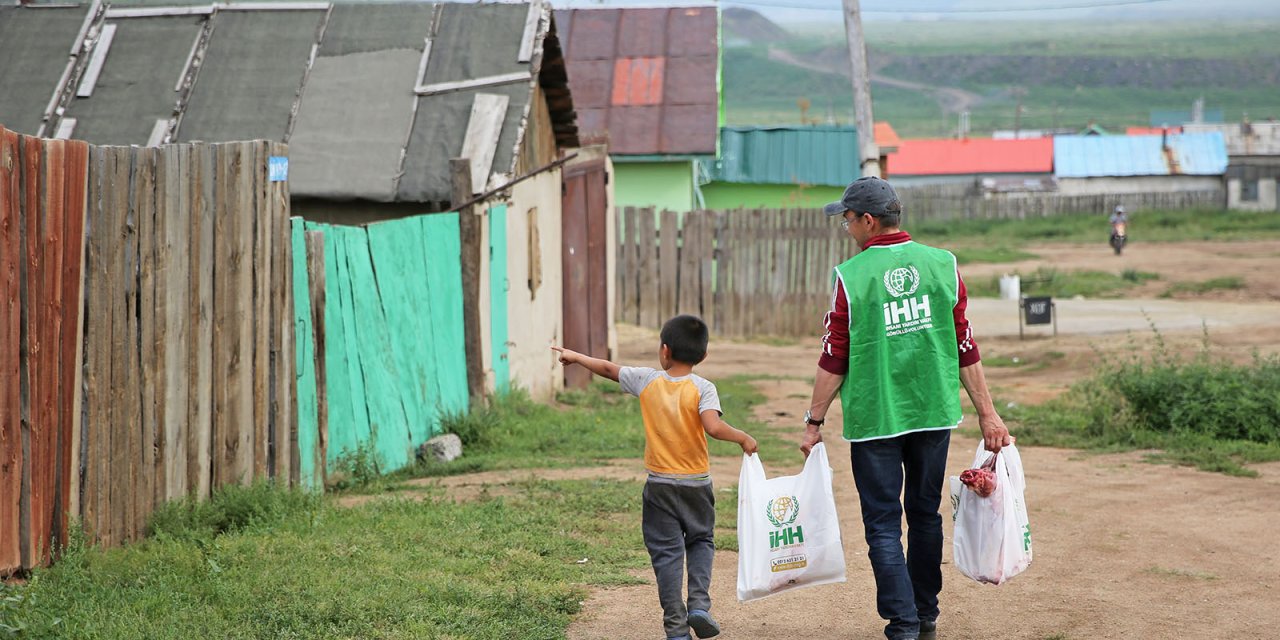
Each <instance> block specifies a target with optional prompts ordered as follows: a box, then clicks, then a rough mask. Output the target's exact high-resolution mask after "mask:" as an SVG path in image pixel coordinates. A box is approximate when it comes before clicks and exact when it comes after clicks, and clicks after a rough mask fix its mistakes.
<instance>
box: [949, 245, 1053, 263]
mask: <svg viewBox="0 0 1280 640" xmlns="http://www.w3.org/2000/svg"><path fill="white" fill-rule="evenodd" d="M952 253H954V254H955V256H956V262H959V263H960V264H974V263H977V262H988V263H1001V262H1020V261H1022V260H1035V259H1036V258H1039V257H1040V256H1038V255H1036V254H1034V253H1029V252H1026V251H1023V250H1021V249H1014V248H1012V247H1009V246H1005V245H999V246H994V247H957V248H956V249H955V250H954V251H952Z"/></svg>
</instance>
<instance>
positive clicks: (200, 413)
mask: <svg viewBox="0 0 1280 640" xmlns="http://www.w3.org/2000/svg"><path fill="white" fill-rule="evenodd" d="M284 154H285V148H284V146H283V145H279V144H272V143H266V142H245V143H230V144H199V145H172V146H165V147H160V148H138V147H92V146H90V145H87V144H85V143H81V142H70V141H58V140H43V139H38V138H31V137H26V136H20V135H17V134H15V133H13V132H9V131H5V130H3V129H0V575H3V574H8V573H12V572H13V571H15V570H22V569H30V568H32V567H34V566H37V565H39V564H42V563H45V562H47V561H48V560H49V558H50V552H51V550H52V549H55V548H57V547H58V546H59V545H60V544H62V543H63V542H65V541H66V540H67V535H68V526H69V523H70V522H71V520H72V519H73V518H76V519H79V520H80V521H81V522H82V525H83V527H84V529H85V531H86V532H87V533H88V534H89V536H90V537H91V539H93V540H95V541H98V542H99V543H102V544H104V545H114V544H119V543H121V542H124V541H128V540H133V539H136V538H138V537H139V536H140V535H141V534H142V533H143V531H144V527H145V525H146V522H147V518H148V516H149V515H150V514H151V512H152V511H153V510H154V509H155V508H156V506H158V505H159V504H161V503H163V502H164V501H166V500H170V499H173V498H177V497H181V496H188V495H191V496H194V497H197V498H203V497H207V496H208V495H209V492H210V491H211V489H212V488H214V487H217V486H220V485H224V484H228V483H236V482H248V481H250V480H252V479H255V478H268V477H269V478H277V479H280V480H282V481H289V482H291V481H294V480H296V478H297V466H296V465H295V461H294V454H293V452H294V451H296V448H297V443H296V428H295V416H296V410H295V402H296V398H295V389H296V387H295V385H294V367H295V361H294V357H295V355H294V354H295V350H294V347H293V342H292V341H293V331H292V323H293V321H294V313H293V306H292V305H293V296H292V295H290V291H289V283H291V282H292V273H291V271H292V268H293V264H292V260H291V255H290V254H291V250H292V249H291V243H290V241H289V238H290V236H289V226H288V225H289V199H288V189H287V186H286V184H287V183H285V182H282V181H272V180H271V178H270V176H269V174H268V164H269V158H270V157H271V156H283V155H284Z"/></svg>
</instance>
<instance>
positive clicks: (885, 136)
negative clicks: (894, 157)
mask: <svg viewBox="0 0 1280 640" xmlns="http://www.w3.org/2000/svg"><path fill="white" fill-rule="evenodd" d="M873 131H874V134H873V135H875V140H876V146H877V147H880V153H882V154H884V153H893V152H894V151H897V150H898V145H900V144H902V138H899V137H898V132H897V131H894V130H893V126H892V125H890V124H889V123H888V122H877V123H875V129H874V130H873Z"/></svg>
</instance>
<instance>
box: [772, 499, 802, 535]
mask: <svg viewBox="0 0 1280 640" xmlns="http://www.w3.org/2000/svg"><path fill="white" fill-rule="evenodd" d="M787 514H791V517H789V518H788V517H787ZM765 515H767V516H769V522H772V523H773V526H775V527H785V526H787V525H789V524H791V523H792V522H795V521H796V517H798V516H799V515H800V499H799V498H797V497H795V496H781V497H778V498H774V499H772V500H770V501H769V504H768V505H766V506H765Z"/></svg>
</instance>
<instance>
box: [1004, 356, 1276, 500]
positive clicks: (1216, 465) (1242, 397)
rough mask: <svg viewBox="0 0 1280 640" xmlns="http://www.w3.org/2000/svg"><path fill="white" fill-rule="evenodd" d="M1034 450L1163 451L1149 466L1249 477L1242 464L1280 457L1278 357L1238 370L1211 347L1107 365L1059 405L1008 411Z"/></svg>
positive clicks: (1260, 359) (1261, 358)
mask: <svg viewBox="0 0 1280 640" xmlns="http://www.w3.org/2000/svg"><path fill="white" fill-rule="evenodd" d="M1010 417H1012V418H1014V419H1016V420H1018V421H1019V422H1020V423H1022V426H1021V427H1020V428H1019V429H1018V430H1017V434H1018V435H1019V436H1020V437H1025V438H1027V441H1028V442H1030V443H1032V444H1047V445H1056V446H1075V447H1086V448H1110V449H1135V448H1142V449H1161V450H1163V453H1160V454H1156V455H1155V456H1153V457H1155V458H1157V459H1159V460H1165V461H1170V462H1176V463H1181V464H1191V465H1194V466H1197V467H1199V468H1201V469H1205V470H1211V471H1220V472H1225V473H1231V474H1234V475H1256V474H1255V473H1254V472H1252V471H1249V470H1247V469H1245V468H1244V467H1242V466H1240V465H1241V463H1245V462H1261V461H1266V460H1276V459H1280V356H1274V355H1273V356H1265V357H1264V356H1260V355H1255V356H1254V358H1253V360H1252V361H1251V362H1249V363H1247V364H1244V365H1238V364H1234V363H1231V362H1228V361H1226V360H1222V359H1220V358H1215V357H1213V356H1212V355H1211V354H1210V353H1209V351H1208V349H1207V348H1206V349H1204V350H1202V351H1201V352H1200V353H1199V354H1197V355H1196V356H1194V357H1192V358H1180V357H1176V356H1172V355H1169V354H1168V352H1167V351H1166V350H1165V348H1164V346H1163V343H1160V346H1159V348H1158V350H1157V352H1156V354H1155V355H1153V356H1150V357H1148V358H1145V359H1131V360H1127V361H1107V362H1104V364H1103V366H1102V368H1101V369H1100V370H1099V372H1098V373H1096V374H1095V375H1094V376H1093V377H1091V378H1089V379H1087V380H1084V381H1082V382H1080V383H1077V384H1076V385H1074V386H1073V387H1072V388H1071V390H1070V391H1069V392H1068V393H1067V394H1065V395H1064V396H1063V397H1061V398H1059V399H1057V400H1055V401H1052V402H1049V403H1046V404H1043V405H1040V406H1037V407H1029V408H1019V409H1017V410H1015V411H1014V412H1012V414H1011V416H1010Z"/></svg>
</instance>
